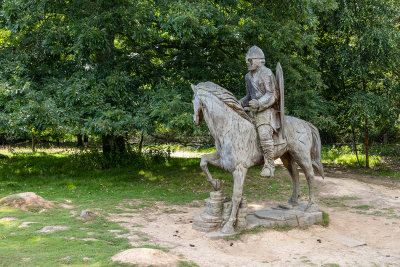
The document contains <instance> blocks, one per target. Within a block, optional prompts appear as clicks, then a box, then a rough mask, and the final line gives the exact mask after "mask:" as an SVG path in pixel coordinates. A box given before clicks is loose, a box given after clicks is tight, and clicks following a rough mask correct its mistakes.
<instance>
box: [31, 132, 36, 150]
mask: <svg viewBox="0 0 400 267" xmlns="http://www.w3.org/2000/svg"><path fill="white" fill-rule="evenodd" d="M32 152H33V153H35V152H36V144H35V136H34V135H33V134H32Z"/></svg>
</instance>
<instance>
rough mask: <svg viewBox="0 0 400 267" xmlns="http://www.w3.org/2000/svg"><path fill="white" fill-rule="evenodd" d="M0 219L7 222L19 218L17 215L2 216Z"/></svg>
mask: <svg viewBox="0 0 400 267" xmlns="http://www.w3.org/2000/svg"><path fill="white" fill-rule="evenodd" d="M0 220H2V221H6V222H14V221H17V220H18V218H16V217H4V218H0Z"/></svg>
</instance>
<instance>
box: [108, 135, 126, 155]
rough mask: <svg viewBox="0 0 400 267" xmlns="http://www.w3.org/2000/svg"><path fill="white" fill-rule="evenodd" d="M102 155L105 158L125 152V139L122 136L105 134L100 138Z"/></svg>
mask: <svg viewBox="0 0 400 267" xmlns="http://www.w3.org/2000/svg"><path fill="white" fill-rule="evenodd" d="M102 143H103V154H104V155H105V156H106V157H112V156H113V155H115V154H117V153H119V154H122V153H125V152H126V146H125V139H124V137H123V136H115V135H108V134H105V135H103V136H102Z"/></svg>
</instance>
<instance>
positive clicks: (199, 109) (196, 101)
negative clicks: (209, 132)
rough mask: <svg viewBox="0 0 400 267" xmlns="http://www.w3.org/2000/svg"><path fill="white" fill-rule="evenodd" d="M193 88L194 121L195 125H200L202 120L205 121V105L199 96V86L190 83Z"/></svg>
mask: <svg viewBox="0 0 400 267" xmlns="http://www.w3.org/2000/svg"><path fill="white" fill-rule="evenodd" d="M190 86H191V87H192V90H193V93H194V94H193V99H192V103H193V122H194V124H195V125H200V124H201V122H202V121H203V105H202V103H201V100H200V98H199V97H198V94H197V92H198V87H197V86H195V85H193V84H191V85H190Z"/></svg>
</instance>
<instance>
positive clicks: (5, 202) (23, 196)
mask: <svg viewBox="0 0 400 267" xmlns="http://www.w3.org/2000/svg"><path fill="white" fill-rule="evenodd" d="M0 206H8V207H13V208H18V209H21V210H24V211H29V208H35V209H36V208H37V207H41V208H51V207H53V206H54V204H53V203H52V202H51V201H47V200H45V199H44V198H42V197H40V196H38V195H36V194H35V193H33V192H25V193H19V194H14V195H9V196H7V197H4V198H2V199H0Z"/></svg>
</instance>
